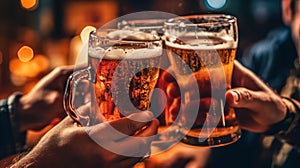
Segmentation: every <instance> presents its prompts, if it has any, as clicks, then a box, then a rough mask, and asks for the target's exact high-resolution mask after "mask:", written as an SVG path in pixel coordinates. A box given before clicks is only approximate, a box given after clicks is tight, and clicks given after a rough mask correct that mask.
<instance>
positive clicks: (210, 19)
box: [164, 14, 237, 26]
mask: <svg viewBox="0 0 300 168" xmlns="http://www.w3.org/2000/svg"><path fill="white" fill-rule="evenodd" d="M191 19H202V20H201V22H199V23H197V22H196V23H194V22H193V21H191ZM205 19H206V20H205ZM216 19H218V20H216ZM199 21H200V20H199ZM235 22H237V18H236V17H235V16H233V15H229V14H196V15H185V16H179V17H175V18H171V19H168V20H167V21H166V22H165V24H164V25H165V26H174V25H178V24H180V23H185V24H184V25H185V26H205V25H215V24H222V23H235Z"/></svg>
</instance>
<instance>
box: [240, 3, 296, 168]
mask: <svg viewBox="0 0 300 168" xmlns="http://www.w3.org/2000/svg"><path fill="white" fill-rule="evenodd" d="M281 12H282V19H283V23H284V24H285V27H280V28H276V29H274V30H272V31H271V32H270V33H269V34H268V36H267V37H266V38H265V39H264V40H262V41H260V42H258V43H256V44H255V45H254V46H253V47H251V48H250V50H249V51H248V52H246V53H245V55H244V56H243V57H242V59H241V63H242V64H244V65H245V66H246V67H248V68H249V69H251V70H252V71H253V72H254V73H255V74H257V75H258V76H259V77H260V78H261V79H262V80H263V81H264V82H266V83H268V84H269V85H270V86H271V88H273V89H274V90H275V91H276V92H278V93H279V94H280V95H281V96H284V97H289V98H293V99H295V100H298V101H299V100H300V95H299V91H300V88H299V85H298V83H299V75H300V73H299V72H300V71H299V65H300V64H299V58H300V34H299V31H300V3H299V0H282V11H281ZM262 138H263V140H262V142H263V152H262V154H261V158H262V167H266V166H268V165H272V166H273V167H276V166H281V167H295V166H296V165H297V163H298V161H297V159H300V153H299V151H297V150H296V149H295V148H293V147H292V146H290V145H289V144H288V143H285V142H282V141H281V140H280V139H278V138H277V136H263V137H262ZM291 158H293V159H291Z"/></svg>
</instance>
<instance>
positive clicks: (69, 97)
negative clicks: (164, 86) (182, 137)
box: [64, 29, 162, 126]
mask: <svg viewBox="0 0 300 168" xmlns="http://www.w3.org/2000/svg"><path fill="white" fill-rule="evenodd" d="M161 56H162V43H161V40H160V39H159V38H158V37H157V36H155V35H152V34H146V33H143V32H136V31H122V30H117V29H98V30H96V31H93V32H91V33H90V36H89V43H88V66H87V68H85V69H83V70H80V71H77V72H75V73H73V74H72V75H71V76H70V78H69V80H68V83H67V88H66V91H65V97H64V107H65V109H66V111H67V113H68V115H69V116H70V117H71V118H72V119H74V120H75V121H77V122H78V123H80V124H81V125H84V126H91V125H94V124H97V123H99V122H102V121H111V120H115V119H119V118H121V117H124V116H128V115H130V114H132V113H136V112H139V111H144V110H148V109H149V108H150V105H151V102H150V99H151V94H152V91H153V89H154V87H155V85H156V82H157V79H158V76H159V64H160V59H161ZM80 90H81V91H80ZM78 101H79V102H80V103H76V102H78ZM83 103H84V104H87V103H90V106H89V107H90V109H89V112H87V113H84V112H81V111H80V110H79V108H78V106H79V105H78V104H81V105H82V104H83Z"/></svg>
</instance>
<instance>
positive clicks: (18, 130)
mask: <svg viewBox="0 0 300 168" xmlns="http://www.w3.org/2000/svg"><path fill="white" fill-rule="evenodd" d="M72 72H73V66H62V67H59V68H56V69H54V70H53V71H52V72H50V73H49V74H48V75H46V76H45V77H43V78H42V79H41V80H40V81H39V82H38V83H37V84H36V85H35V86H34V87H33V88H32V89H31V90H30V91H29V92H28V93H26V94H24V95H23V94H21V93H19V92H16V93H14V94H12V95H10V96H9V97H8V98H7V99H3V100H0V130H1V132H0V159H1V158H4V157H7V156H9V155H13V154H16V153H19V152H22V151H23V150H26V148H27V143H26V134H27V130H41V129H42V128H44V127H45V126H47V125H49V124H51V123H52V121H55V120H54V119H55V118H59V119H61V118H63V117H65V116H66V114H65V112H64V109H63V104H62V100H63V99H62V97H63V94H62V93H63V92H64V87H65V83H66V80H67V78H68V76H69V75H70V74H71V73H72ZM28 143H31V142H28Z"/></svg>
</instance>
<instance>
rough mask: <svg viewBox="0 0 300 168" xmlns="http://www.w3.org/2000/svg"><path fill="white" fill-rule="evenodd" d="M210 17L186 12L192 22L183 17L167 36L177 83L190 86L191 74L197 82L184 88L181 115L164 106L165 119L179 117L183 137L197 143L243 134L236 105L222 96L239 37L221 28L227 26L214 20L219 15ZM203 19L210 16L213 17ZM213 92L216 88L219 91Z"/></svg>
mask: <svg viewBox="0 0 300 168" xmlns="http://www.w3.org/2000/svg"><path fill="white" fill-rule="evenodd" d="M214 17H215V16H213V15H209V16H208V18H205V15H203V16H201V15H200V16H199V15H195V16H187V17H186V18H184V19H187V20H189V21H191V22H192V23H191V22H188V23H186V26H183V29H184V30H183V31H182V32H180V30H178V28H176V31H177V33H174V34H172V31H170V32H171V33H169V34H168V35H167V36H166V40H165V44H166V49H167V53H168V56H169V60H170V63H171V67H172V69H173V70H174V71H175V76H176V78H177V80H176V81H177V83H178V84H179V85H180V86H181V87H184V88H188V87H189V85H190V80H189V78H191V77H194V79H195V80H196V87H197V88H196V87H195V86H194V87H193V88H189V89H186V90H184V92H185V93H184V94H183V95H182V96H183V97H182V96H181V99H182V100H183V105H182V106H184V107H185V108H183V111H182V114H181V115H179V111H178V113H174V112H173V114H171V113H170V112H166V117H165V118H166V123H167V124H173V123H174V122H175V119H176V118H180V119H179V121H180V122H179V123H178V125H180V127H181V128H180V131H181V132H182V134H183V135H184V137H183V139H182V141H183V142H184V143H187V144H191V145H197V146H222V145H226V144H230V143H232V142H235V141H236V140H238V139H239V138H240V135H241V131H240V127H239V125H238V122H237V120H236V116H235V112H234V109H233V108H229V107H228V106H227V105H226V101H225V91H226V90H227V89H229V88H231V76H232V70H233V63H234V59H235V55H236V47H237V42H236V41H234V40H233V38H229V35H224V34H225V32H226V31H224V32H222V31H223V30H221V29H222V28H226V27H227V26H228V27H227V28H226V29H228V30H229V28H230V24H219V25H218V24H215V25H214V22H215V23H218V22H219V20H218V19H220V20H222V18H218V17H219V16H218V15H216V18H215V19H212V18H214ZM221 17H223V16H221ZM180 19H182V18H180ZM206 19H207V20H210V19H212V20H213V21H212V22H213V23H210V21H207V20H206ZM206 21H207V22H206ZM198 22H199V24H198ZM206 24H207V25H206ZM206 26H207V27H206ZM178 32H179V33H178ZM220 32H221V33H220ZM228 32H229V31H228ZM212 79H213V80H212ZM180 89H182V88H180ZM196 92H199V94H198V95H197V94H195V93H196ZM213 92H214V93H218V94H217V96H216V95H215V94H213ZM220 94H223V96H220ZM199 99H200V100H199ZM194 101H199V102H200V103H199V104H198V105H197V107H194V106H192V105H191V102H194ZM195 113H197V114H196V115H192V114H195ZM192 116H193V117H192ZM194 116H196V118H195V117H194Z"/></svg>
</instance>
